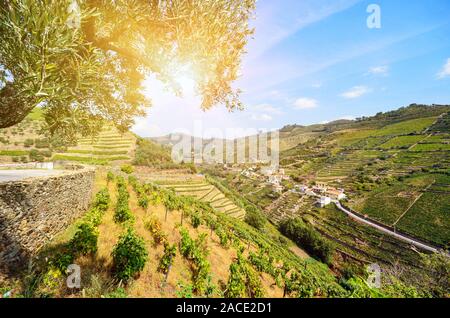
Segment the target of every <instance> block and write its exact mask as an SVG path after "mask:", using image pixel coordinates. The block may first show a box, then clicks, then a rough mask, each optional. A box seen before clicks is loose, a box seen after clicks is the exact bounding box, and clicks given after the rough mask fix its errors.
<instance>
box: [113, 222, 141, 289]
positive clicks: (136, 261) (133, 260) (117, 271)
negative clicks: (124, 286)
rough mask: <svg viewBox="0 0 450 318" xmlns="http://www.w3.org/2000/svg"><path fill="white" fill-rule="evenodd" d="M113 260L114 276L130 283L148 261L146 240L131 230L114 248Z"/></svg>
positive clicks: (121, 237)
mask: <svg viewBox="0 0 450 318" xmlns="http://www.w3.org/2000/svg"><path fill="white" fill-rule="evenodd" d="M112 258H113V271H114V275H115V276H116V277H117V278H118V279H121V280H124V281H128V280H129V279H131V278H133V277H135V276H136V275H137V274H138V273H139V272H140V271H142V269H144V266H145V263H146V262H147V259H148V252H147V250H146V248H145V242H144V239H143V238H142V237H140V236H138V235H137V234H136V233H134V231H133V230H132V229H131V228H129V229H128V230H127V231H126V233H125V234H123V235H121V236H120V238H119V241H118V242H117V244H116V245H115V246H114V249H113V251H112Z"/></svg>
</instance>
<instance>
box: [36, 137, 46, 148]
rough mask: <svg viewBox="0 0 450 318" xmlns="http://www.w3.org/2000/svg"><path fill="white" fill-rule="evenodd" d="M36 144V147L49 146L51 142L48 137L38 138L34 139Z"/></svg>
mask: <svg viewBox="0 0 450 318" xmlns="http://www.w3.org/2000/svg"><path fill="white" fill-rule="evenodd" d="M34 146H35V147H36V148H49V147H50V143H49V141H48V139H36V140H35V141H34Z"/></svg>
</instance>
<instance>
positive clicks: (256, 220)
mask: <svg viewBox="0 0 450 318" xmlns="http://www.w3.org/2000/svg"><path fill="white" fill-rule="evenodd" d="M245 211H246V213H245V222H246V223H247V224H249V225H251V226H253V227H254V228H255V229H258V230H261V229H263V228H264V225H265V224H266V218H265V217H264V216H263V215H262V213H261V212H260V211H258V209H257V208H255V207H253V206H247V207H246V209H245Z"/></svg>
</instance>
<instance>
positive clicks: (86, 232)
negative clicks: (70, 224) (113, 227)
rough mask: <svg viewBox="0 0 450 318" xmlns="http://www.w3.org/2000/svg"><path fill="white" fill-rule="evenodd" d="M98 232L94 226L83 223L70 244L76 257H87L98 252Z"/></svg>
mask: <svg viewBox="0 0 450 318" xmlns="http://www.w3.org/2000/svg"><path fill="white" fill-rule="evenodd" d="M97 240H98V230H97V229H96V227H95V226H94V225H93V224H90V223H88V222H84V223H81V224H80V225H79V226H78V230H77V232H76V233H75V235H74V237H73V238H72V240H71V241H70V243H69V246H70V249H71V250H72V252H73V254H74V255H77V254H82V255H87V254H90V253H95V252H97Z"/></svg>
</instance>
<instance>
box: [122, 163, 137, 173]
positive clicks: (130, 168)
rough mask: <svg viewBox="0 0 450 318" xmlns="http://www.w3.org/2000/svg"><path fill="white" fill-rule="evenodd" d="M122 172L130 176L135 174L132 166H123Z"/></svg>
mask: <svg viewBox="0 0 450 318" xmlns="http://www.w3.org/2000/svg"><path fill="white" fill-rule="evenodd" d="M120 170H121V171H122V172H125V173H126V174H130V173H133V172H134V167H133V166H132V165H123V166H121V167H120Z"/></svg>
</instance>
